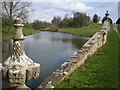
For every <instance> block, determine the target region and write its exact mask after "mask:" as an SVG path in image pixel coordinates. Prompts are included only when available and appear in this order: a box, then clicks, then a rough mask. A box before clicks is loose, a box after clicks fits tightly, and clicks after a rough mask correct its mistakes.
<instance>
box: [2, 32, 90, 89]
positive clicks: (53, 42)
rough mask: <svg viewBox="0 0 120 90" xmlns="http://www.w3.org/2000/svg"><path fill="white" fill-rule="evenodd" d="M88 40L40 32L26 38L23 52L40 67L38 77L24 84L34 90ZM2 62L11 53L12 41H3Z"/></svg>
mask: <svg viewBox="0 0 120 90" xmlns="http://www.w3.org/2000/svg"><path fill="white" fill-rule="evenodd" d="M87 39H88V38H85V37H79V36H76V35H71V34H66V33H60V32H40V33H38V34H34V35H29V36H26V39H25V52H26V54H27V55H28V56H29V57H30V58H31V59H32V60H33V61H34V62H38V63H40V65H41V71H40V76H39V77H38V78H37V79H34V80H30V81H28V82H27V83H26V85H27V86H29V87H31V88H36V87H37V86H38V85H39V84H40V83H41V82H42V81H43V80H45V79H46V78H47V77H48V76H49V75H50V74H51V73H52V72H53V71H55V70H56V69H57V68H58V67H59V66H60V65H61V64H63V63H64V62H65V61H66V60H68V59H69V58H70V57H71V56H72V55H73V54H74V53H75V52H76V51H77V50H78V49H80V47H81V46H82V45H83V44H84V43H85V42H86V41H87ZM2 45H3V53H2V54H3V61H4V60H5V59H6V58H7V57H8V56H9V54H10V53H11V51H12V46H13V41H12V40H11V41H9V42H5V41H3V43H2Z"/></svg>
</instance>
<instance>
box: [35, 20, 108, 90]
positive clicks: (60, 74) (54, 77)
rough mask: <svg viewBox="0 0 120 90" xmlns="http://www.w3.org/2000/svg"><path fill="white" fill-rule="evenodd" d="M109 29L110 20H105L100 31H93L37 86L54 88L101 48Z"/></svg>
mask: <svg viewBox="0 0 120 90" xmlns="http://www.w3.org/2000/svg"><path fill="white" fill-rule="evenodd" d="M109 29H110V22H109V21H108V20H106V21H105V22H104V24H103V27H102V28H101V31H100V32H97V33H95V35H93V36H92V37H91V38H90V39H89V40H88V41H87V42H86V43H85V44H84V45H83V47H82V48H81V49H80V50H78V51H77V52H76V53H75V55H73V56H72V57H71V58H70V59H69V60H67V61H66V62H65V63H63V64H62V65H61V66H60V67H59V68H58V69H57V70H56V71H55V72H53V73H52V74H51V75H50V76H49V77H48V78H47V79H46V80H45V81H43V82H42V83H41V84H40V85H39V86H38V88H37V89H38V90H39V88H54V86H56V85H57V84H58V83H60V82H61V81H62V80H63V79H64V78H66V77H67V76H69V75H70V74H71V73H72V72H73V71H74V70H75V69H76V68H77V67H79V66H80V65H82V64H83V63H84V62H85V60H86V59H87V57H88V56H92V55H93V54H94V53H95V52H97V50H98V49H99V48H101V47H102V46H103V45H104V44H105V43H106V40H107V34H108V31H109Z"/></svg>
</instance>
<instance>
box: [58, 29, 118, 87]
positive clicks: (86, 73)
mask: <svg viewBox="0 0 120 90" xmlns="http://www.w3.org/2000/svg"><path fill="white" fill-rule="evenodd" d="M117 87H118V35H117V33H116V32H115V31H114V30H112V31H110V32H109V35H108V41H107V43H106V44H105V46H103V47H102V48H101V49H100V50H98V52H97V53H96V54H95V55H94V56H93V57H88V59H87V60H86V62H85V64H83V65H82V66H80V67H79V68H77V69H76V70H75V71H74V72H73V73H72V74H71V75H70V76H69V77H67V78H66V79H65V80H63V81H62V82H61V83H59V84H58V85H57V86H56V88H117Z"/></svg>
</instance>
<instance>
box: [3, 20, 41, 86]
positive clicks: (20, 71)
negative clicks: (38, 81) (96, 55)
mask: <svg viewBox="0 0 120 90" xmlns="http://www.w3.org/2000/svg"><path fill="white" fill-rule="evenodd" d="M22 22H23V20H22V19H21V18H17V19H16V20H15V24H14V26H15V28H16V34H15V37H14V38H13V41H14V42H13V51H12V53H11V55H10V56H9V57H8V58H7V59H6V61H5V62H4V63H3V66H2V76H3V79H6V80H8V82H9V85H10V86H11V87H19V86H21V85H24V84H25V82H27V81H28V80H30V79H35V78H37V77H38V76H39V73H40V64H39V63H35V62H33V61H32V60H31V59H30V58H29V57H28V56H27V55H26V53H25V51H24V40H25V37H24V35H23V33H22V28H23V26H24V25H23V24H22Z"/></svg>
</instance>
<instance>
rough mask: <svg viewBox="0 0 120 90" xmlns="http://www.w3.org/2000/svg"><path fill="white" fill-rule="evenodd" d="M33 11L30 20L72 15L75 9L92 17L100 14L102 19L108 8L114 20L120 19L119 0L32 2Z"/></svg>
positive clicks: (45, 19)
mask: <svg viewBox="0 0 120 90" xmlns="http://www.w3.org/2000/svg"><path fill="white" fill-rule="evenodd" d="M32 8H33V9H34V11H33V12H31V13H30V16H29V21H30V22H32V21H34V20H35V19H39V20H42V21H48V22H50V21H51V20H52V19H53V17H54V16H60V17H62V18H63V17H64V16H65V14H68V16H72V13H73V12H74V11H79V12H83V13H86V14H87V15H89V16H90V17H91V18H92V17H93V15H94V14H98V16H100V17H101V19H102V18H103V17H104V14H105V13H106V11H107V10H108V11H109V13H110V17H111V18H112V20H113V21H114V22H116V20H117V19H118V2H65V1H62V2H55V1H54V0H53V1H51V2H32Z"/></svg>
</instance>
